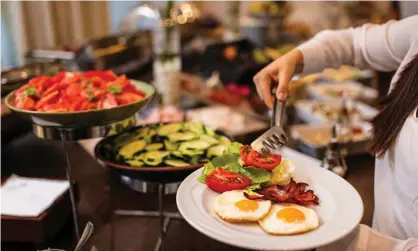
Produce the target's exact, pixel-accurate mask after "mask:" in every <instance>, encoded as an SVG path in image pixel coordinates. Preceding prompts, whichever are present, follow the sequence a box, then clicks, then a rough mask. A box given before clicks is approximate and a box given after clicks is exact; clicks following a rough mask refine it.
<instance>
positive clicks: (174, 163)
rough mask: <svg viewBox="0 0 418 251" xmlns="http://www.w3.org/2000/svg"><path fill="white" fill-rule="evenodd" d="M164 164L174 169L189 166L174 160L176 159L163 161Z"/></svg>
mask: <svg viewBox="0 0 418 251" xmlns="http://www.w3.org/2000/svg"><path fill="white" fill-rule="evenodd" d="M164 163H166V164H167V165H169V166H175V167H181V166H190V164H189V163H186V162H184V161H181V160H176V159H168V160H165V161H164Z"/></svg>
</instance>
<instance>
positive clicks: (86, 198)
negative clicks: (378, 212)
mask: <svg viewBox="0 0 418 251" xmlns="http://www.w3.org/2000/svg"><path fill="white" fill-rule="evenodd" d="M70 154H71V160H72V162H73V177H74V179H75V180H77V181H78V183H79V190H80V202H79V204H78V209H79V212H80V226H84V225H85V223H86V222H87V221H92V222H93V224H94V226H95V229H96V230H95V233H94V235H93V237H92V239H91V241H90V242H89V244H90V245H95V246H96V247H97V248H98V250H99V251H102V250H110V249H109V243H110V242H109V235H110V228H109V221H110V211H109V196H108V190H107V189H106V177H107V171H106V169H105V168H103V167H102V166H100V165H99V164H98V163H97V162H96V161H95V160H94V158H92V157H91V156H90V155H89V154H88V153H87V152H85V151H84V150H83V149H82V148H81V147H80V146H79V145H78V144H76V143H74V144H73V145H72V146H71V147H70ZM40 156H42V157H40ZM2 164H3V165H2V176H3V177H4V176H6V175H9V174H11V173H16V174H18V175H22V176H37V177H39V176H47V177H61V178H64V177H65V169H64V168H65V162H64V156H63V152H62V149H61V144H60V142H55V141H42V140H39V139H37V138H35V136H33V135H32V134H27V135H26V136H24V137H22V138H20V139H18V140H15V141H13V142H12V143H11V144H9V145H8V146H7V148H6V147H4V148H3V149H2ZM348 166H349V174H348V177H347V179H348V181H349V182H350V183H351V184H352V185H353V186H354V187H355V188H356V189H357V190H358V192H359V193H360V195H361V197H362V198H363V202H364V208H365V212H364V216H363V220H362V223H364V224H367V225H370V224H371V222H372V214H373V174H374V160H373V158H372V157H371V156H367V155H365V156H356V157H350V158H348ZM112 183H113V184H114V187H113V189H112V195H113V198H116V204H117V207H118V208H120V209H143V210H155V209H156V208H157V207H156V203H157V200H156V199H157V195H156V194H147V195H143V194H140V193H138V192H135V191H133V190H131V189H130V188H129V187H128V186H127V185H125V184H123V183H122V182H121V181H120V179H119V178H118V177H117V176H113V178H112ZM165 205H166V210H169V211H176V205H175V196H174V195H170V196H166V198H165ZM114 220H115V227H116V230H117V231H116V240H115V243H116V248H115V250H118V251H132V250H145V251H147V250H153V248H154V245H155V243H156V241H157V238H158V235H159V220H158V219H144V218H138V217H129V216H123V217H121V216H115V217H114ZM72 230H73V229H72V225H71V221H70V219H69V220H68V222H67V224H66V225H65V226H64V228H63V229H62V230H61V231H60V232H59V234H58V235H57V236H56V237H55V238H54V239H53V240H51V241H49V242H48V243H45V244H41V245H36V246H35V245H30V244H20V243H2V250H5V251H9V250H10V251H16V250H37V249H42V248H48V247H54V248H63V249H67V250H70V249H71V247H72V239H73V231H72ZM3 231H7V229H3ZM164 250H170V251H171V250H173V251H176V250H182V251H183V250H187V251H191V250H216V251H222V250H242V249H239V248H235V247H231V246H228V245H224V244H222V243H219V242H217V241H214V240H212V239H210V238H208V237H206V236H204V235H202V234H201V233H199V232H198V231H196V230H194V229H193V228H192V227H191V226H190V225H188V224H187V223H186V222H184V221H179V220H173V221H172V223H171V225H170V227H169V229H168V233H167V237H166V244H165V249H164Z"/></svg>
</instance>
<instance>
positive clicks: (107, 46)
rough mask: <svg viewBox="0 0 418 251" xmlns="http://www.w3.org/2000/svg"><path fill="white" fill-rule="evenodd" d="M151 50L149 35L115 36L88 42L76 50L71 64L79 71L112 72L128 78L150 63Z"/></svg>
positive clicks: (136, 33) (146, 33)
mask: <svg viewBox="0 0 418 251" xmlns="http://www.w3.org/2000/svg"><path fill="white" fill-rule="evenodd" d="M151 48H152V39H151V33H150V32H149V31H137V32H130V33H119V34H114V35H110V36H107V37H103V38H98V39H91V40H89V41H88V42H86V43H85V44H83V45H82V46H81V47H80V49H79V50H78V52H77V54H76V56H75V61H76V63H77V65H78V67H79V68H80V70H81V71H87V70H112V71H113V72H115V73H116V74H117V75H120V74H127V75H128V74H133V73H135V72H136V71H139V70H141V68H144V67H146V66H147V65H148V64H150V63H151V61H152V52H151Z"/></svg>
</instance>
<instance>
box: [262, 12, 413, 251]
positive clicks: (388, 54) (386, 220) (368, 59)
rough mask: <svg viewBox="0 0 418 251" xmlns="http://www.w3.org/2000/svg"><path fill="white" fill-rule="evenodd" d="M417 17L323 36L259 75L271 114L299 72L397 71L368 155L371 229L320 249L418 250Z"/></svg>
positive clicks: (377, 119) (375, 124)
mask: <svg viewBox="0 0 418 251" xmlns="http://www.w3.org/2000/svg"><path fill="white" fill-rule="evenodd" d="M417 27H418V15H415V16H411V17H408V18H406V19H403V20H400V21H389V22H387V23H385V24H383V25H371V24H365V25H363V26H361V27H358V28H349V29H344V30H336V31H330V30H325V31H322V32H320V33H318V34H317V35H316V36H315V37H314V38H312V39H311V40H309V41H308V42H306V43H304V44H302V45H300V46H299V47H297V48H296V49H294V50H293V51H291V52H289V53H287V54H285V55H284V56H282V57H280V58H278V59H277V60H275V61H274V62H272V63H271V64H269V65H268V66H266V67H265V68H264V69H262V70H261V71H260V72H258V73H257V74H256V75H255V76H254V82H255V84H256V88H257V92H258V94H259V95H260V97H261V98H262V99H263V100H264V101H265V103H266V104H267V106H269V107H270V108H271V107H272V105H273V96H272V95H271V94H270V86H271V83H272V82H276V83H278V88H277V93H276V95H277V98H278V99H279V100H284V99H286V96H287V93H288V90H289V81H290V79H291V78H292V76H293V75H294V74H300V73H301V74H309V73H314V72H320V71H321V70H322V69H324V68H328V67H333V68H337V67H338V66H340V65H342V64H351V65H355V66H357V67H359V68H372V69H376V70H379V71H393V70H397V71H396V73H395V76H394V78H393V79H392V83H391V88H390V91H389V93H388V95H387V96H386V97H385V98H384V100H383V104H384V107H383V109H382V110H381V112H380V113H379V114H378V115H377V116H376V117H375V118H374V119H373V120H372V124H373V130H372V132H373V139H372V141H371V144H370V148H369V149H370V152H371V153H372V154H374V155H375V156H376V167H375V168H376V169H375V183H374V184H375V192H374V193H375V212H374V218H373V229H371V228H369V227H368V226H365V225H360V226H359V227H358V228H357V229H356V230H355V231H354V232H353V233H351V234H350V235H349V236H347V237H346V238H344V239H343V240H340V241H337V242H335V243H333V244H331V245H329V246H327V247H324V248H322V250H350V251H351V250H367V251H374V250H379V251H386V250H387V251H389V250H396V251H401V250H408V251H411V250H413V251H416V250H418V184H417V182H418V154H417V153H418V151H417V149H416V148H417V146H418V29H417Z"/></svg>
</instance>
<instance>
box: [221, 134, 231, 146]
mask: <svg viewBox="0 0 418 251" xmlns="http://www.w3.org/2000/svg"><path fill="white" fill-rule="evenodd" d="M219 144H221V145H226V146H229V145H230V144H231V140H229V139H228V138H227V137H225V136H220V137H219Z"/></svg>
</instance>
